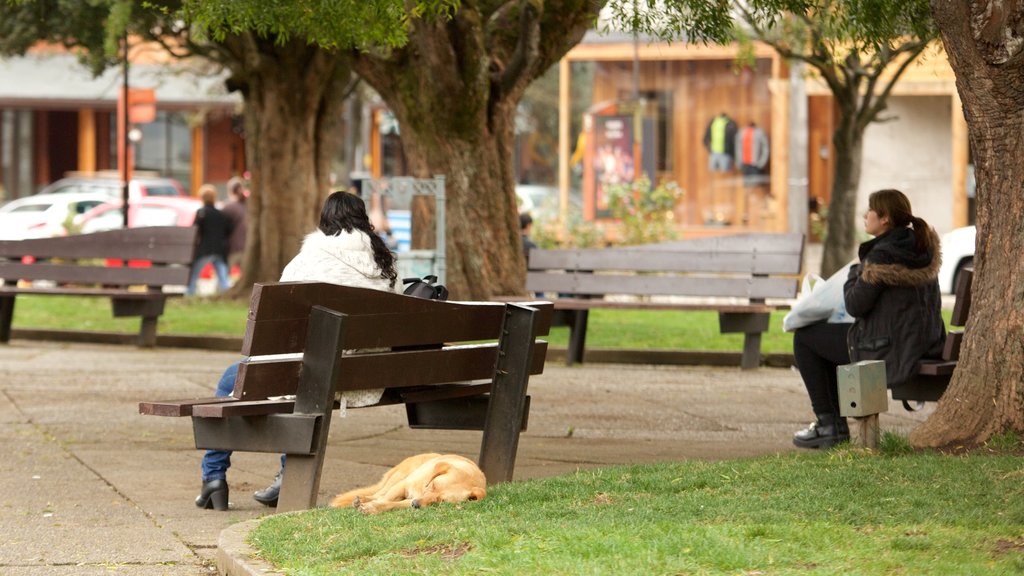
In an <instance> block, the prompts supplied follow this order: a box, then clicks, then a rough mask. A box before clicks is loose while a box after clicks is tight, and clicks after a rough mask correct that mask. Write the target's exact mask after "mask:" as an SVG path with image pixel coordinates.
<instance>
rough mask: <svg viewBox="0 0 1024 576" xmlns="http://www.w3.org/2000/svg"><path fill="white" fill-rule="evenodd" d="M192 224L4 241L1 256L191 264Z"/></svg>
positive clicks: (192, 250) (192, 249) (193, 242)
mask: <svg viewBox="0 0 1024 576" xmlns="http://www.w3.org/2000/svg"><path fill="white" fill-rule="evenodd" d="M195 240H196V229H195V228H194V227H192V226H153V227H145V228H130V229H127V230H110V231H107V232H96V233H94V234H79V235H75V236H60V237H56V238H36V239H29V240H2V241H0V258H15V259H20V258H21V257H22V256H33V257H35V258H66V259H83V258H96V259H125V260H149V261H151V262H154V263H157V264H190V263H191V262H192V258H193V255H194V253H195Z"/></svg>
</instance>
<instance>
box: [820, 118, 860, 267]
mask: <svg viewBox="0 0 1024 576" xmlns="http://www.w3.org/2000/svg"><path fill="white" fill-rule="evenodd" d="M856 112H857V111H856V110H853V109H851V110H844V111H843V113H842V114H840V120H839V125H838V126H836V130H835V133H834V134H833V135H832V145H833V147H834V148H835V156H836V160H835V164H834V169H833V175H832V200H831V201H830V202H829V205H828V236H826V237H825V245H824V247H823V251H822V258H821V277H822V278H828V277H829V276H831V275H832V274H833V273H835V271H836V270H839V269H840V268H842V267H843V266H845V265H846V264H847V263H848V262H849V261H850V260H851V259H853V258H854V257H855V256H856V254H857V253H856V247H857V245H858V242H857V231H858V230H859V229H860V226H859V223H860V219H859V218H857V214H856V211H857V190H858V188H860V168H861V163H862V161H863V157H864V154H863V148H864V130H865V128H864V127H861V126H860V125H859V124H858V123H857V122H856V121H855V117H856Z"/></svg>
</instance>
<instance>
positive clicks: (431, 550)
mask: <svg viewBox="0 0 1024 576" xmlns="http://www.w3.org/2000/svg"><path fill="white" fill-rule="evenodd" d="M472 549H473V546H472V545H471V544H470V543H469V542H460V543H458V544H434V545H433V546H417V547H416V548H411V549H407V550H402V551H401V552H399V554H401V555H402V556H403V557H404V558H415V557H416V556H422V555H424V554H439V555H440V556H441V558H444V559H445V560H457V559H458V558H460V557H461V556H462V555H463V554H465V553H466V552H469V551H470V550H472Z"/></svg>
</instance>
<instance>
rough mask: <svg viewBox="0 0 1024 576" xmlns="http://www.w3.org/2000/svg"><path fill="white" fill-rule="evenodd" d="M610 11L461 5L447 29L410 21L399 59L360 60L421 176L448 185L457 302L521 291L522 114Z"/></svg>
mask: <svg viewBox="0 0 1024 576" xmlns="http://www.w3.org/2000/svg"><path fill="white" fill-rule="evenodd" d="M603 4H604V1H603V0H548V1H546V2H543V3H538V2H535V1H532V0H508V1H507V2H492V3H482V4H472V3H463V4H462V5H461V6H460V8H459V9H458V11H457V12H456V14H455V16H454V18H453V19H452V20H451V21H448V22H424V21H422V20H417V19H413V20H412V25H411V31H410V34H409V44H408V45H407V46H406V47H404V48H402V49H396V50H392V51H390V52H388V53H387V54H365V53H361V54H358V55H356V56H355V59H354V60H353V68H354V70H355V71H356V72H357V73H358V74H359V75H360V76H361V77H362V78H363V79H364V80H366V81H367V83H369V84H370V85H371V86H373V87H374V89H376V90H377V92H378V93H379V94H380V95H381V97H382V98H383V99H384V101H385V102H387V104H388V107H389V108H390V109H391V111H392V112H393V113H394V114H395V116H396V117H397V118H398V121H399V125H400V126H401V133H402V142H403V147H404V150H405V153H406V157H407V159H408V161H409V166H410V171H411V172H412V174H413V175H414V176H418V177H430V176H433V175H435V174H441V175H444V176H445V178H446V187H447V190H446V195H447V213H446V221H447V230H446V234H445V236H446V244H447V245H446V254H447V259H448V261H447V284H448V288H449V289H450V290H451V294H452V298H457V299H480V300H482V299H487V298H489V297H490V296H493V295H496V294H520V293H523V292H524V286H525V282H524V276H525V265H524V260H523V255H522V243H521V241H520V235H519V224H518V215H517V213H516V201H515V177H514V176H515V175H514V166H513V155H512V144H513V141H514V136H515V134H514V126H513V122H514V117H515V110H516V105H517V103H518V102H519V99H520V98H521V97H522V95H523V92H525V90H526V87H527V86H528V85H529V83H530V82H532V81H533V80H534V79H535V78H537V77H539V76H540V75H542V74H543V73H544V72H545V71H546V70H547V69H548V68H549V67H550V66H551V65H553V64H554V63H556V62H558V60H559V58H561V56H562V55H564V54H565V52H567V51H568V50H569V48H571V47H572V46H574V45H575V44H576V43H577V42H579V40H580V39H581V38H582V37H583V33H584V32H586V30H587V29H588V28H589V27H590V25H591V24H592V23H593V18H594V17H595V16H596V14H597V12H598V11H599V10H600V8H601V6H602V5H603ZM413 225H414V226H416V225H417V222H414V224H413ZM399 257H401V256H399Z"/></svg>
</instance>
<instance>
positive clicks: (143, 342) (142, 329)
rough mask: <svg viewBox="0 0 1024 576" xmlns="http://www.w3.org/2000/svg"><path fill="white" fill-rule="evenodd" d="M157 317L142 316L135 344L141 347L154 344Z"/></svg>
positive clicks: (150, 346)
mask: <svg viewBox="0 0 1024 576" xmlns="http://www.w3.org/2000/svg"><path fill="white" fill-rule="evenodd" d="M158 321H159V318H157V317H155V316H154V317H152V318H146V317H143V318H142V324H141V325H140V326H139V338H138V341H137V342H136V344H138V345H139V346H140V347H142V348H153V347H155V346H156V323H157V322H158Z"/></svg>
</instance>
